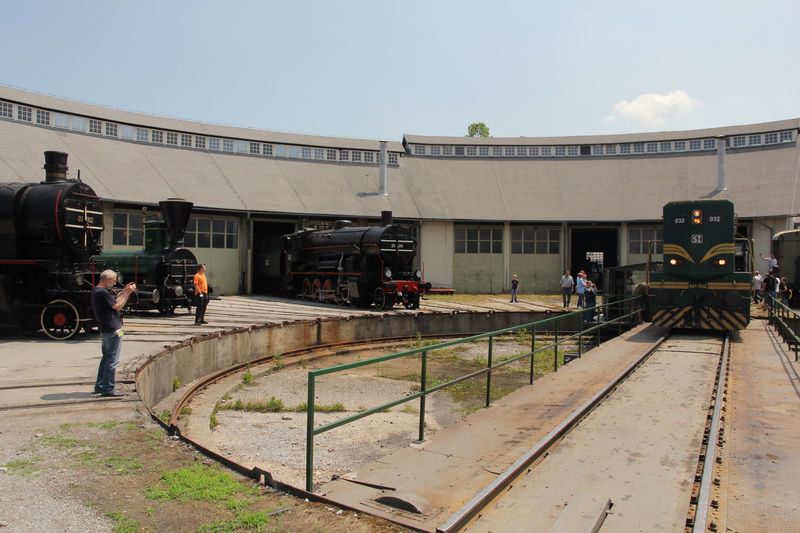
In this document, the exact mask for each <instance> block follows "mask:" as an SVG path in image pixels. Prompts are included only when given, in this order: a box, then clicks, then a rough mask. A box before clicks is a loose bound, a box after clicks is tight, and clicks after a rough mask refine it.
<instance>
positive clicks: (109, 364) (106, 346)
mask: <svg viewBox="0 0 800 533" xmlns="http://www.w3.org/2000/svg"><path fill="white" fill-rule="evenodd" d="M100 338H101V344H100V350H101V351H102V352H103V357H102V358H101V359H100V366H99V367H98V369H97V381H96V382H95V384H94V390H95V392H99V393H101V394H108V393H109V392H113V391H114V388H115V387H116V386H117V365H118V364H119V352H120V350H121V348H122V337H120V336H119V335H117V333H116V332H111V333H100Z"/></svg>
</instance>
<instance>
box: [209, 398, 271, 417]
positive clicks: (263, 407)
mask: <svg viewBox="0 0 800 533" xmlns="http://www.w3.org/2000/svg"><path fill="white" fill-rule="evenodd" d="M219 409H220V410H233V411H251V412H254V413H280V412H281V411H285V410H286V408H285V406H284V405H283V401H281V400H276V399H275V396H273V397H272V398H270V399H269V400H267V401H266V402H245V401H243V400H241V399H238V400H236V401H235V402H229V403H222V404H219Z"/></svg>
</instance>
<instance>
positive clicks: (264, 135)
mask: <svg viewBox="0 0 800 533" xmlns="http://www.w3.org/2000/svg"><path fill="white" fill-rule="evenodd" d="M0 99H4V100H9V101H12V102H18V103H22V104H25V105H28V106H32V107H40V108H42V109H47V110H50V111H58V112H61V113H68V114H74V115H79V116H83V117H88V118H97V119H100V120H104V121H112V122H118V123H120V124H128V125H131V126H141V127H148V128H155V129H163V130H165V131H175V132H179V133H180V132H183V133H192V134H197V135H205V136H209V137H221V138H231V139H242V140H252V141H258V142H265V143H275V144H292V145H297V146H321V147H329V148H337V149H350V150H375V151H377V150H378V149H379V148H380V141H377V140H372V139H350V138H345V137H326V136H322V135H303V134H299V133H285V132H279V131H268V130H259V129H253V128H243V127H236V126H226V125H221V124H208V123H205V122H193V121H190V120H183V119H178V118H169V117H161V116H157V115H146V114H142V113H136V112H133V111H123V110H119V109H114V108H111V107H103V106H98V105H92V104H87V103H84V102H76V101H74V100H66V99H62V98H57V97H54V96H48V95H44V94H39V93H33V92H29V91H24V90H21V89H15V88H13V87H7V86H4V85H0ZM387 147H388V150H389V151H390V152H403V151H404V150H403V144H402V143H401V142H398V141H389V143H388V144H387Z"/></svg>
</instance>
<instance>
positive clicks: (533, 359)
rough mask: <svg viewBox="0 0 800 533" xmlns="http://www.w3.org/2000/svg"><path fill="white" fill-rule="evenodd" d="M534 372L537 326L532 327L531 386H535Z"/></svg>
mask: <svg viewBox="0 0 800 533" xmlns="http://www.w3.org/2000/svg"><path fill="white" fill-rule="evenodd" d="M534 372H536V326H531V381H530V384H531V385H533V377H534Z"/></svg>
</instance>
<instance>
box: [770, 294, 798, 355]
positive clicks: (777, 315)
mask: <svg viewBox="0 0 800 533" xmlns="http://www.w3.org/2000/svg"><path fill="white" fill-rule="evenodd" d="M766 303H767V310H768V311H769V323H770V324H772V326H773V327H774V328H775V331H777V332H778V335H780V336H781V338H782V339H783V341H784V342H785V343H786V344H788V345H789V347H790V348H793V349H794V360H795V361H798V360H800V359H798V357H799V354H798V351H800V315H798V314H797V312H796V311H794V310H792V309H790V308H789V306H788V305H786V304H784V303H783V302H781V301H780V300H778V299H777V298H775V297H774V296H772V295H767V297H766Z"/></svg>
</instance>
